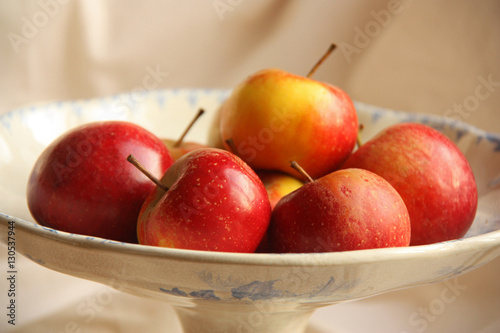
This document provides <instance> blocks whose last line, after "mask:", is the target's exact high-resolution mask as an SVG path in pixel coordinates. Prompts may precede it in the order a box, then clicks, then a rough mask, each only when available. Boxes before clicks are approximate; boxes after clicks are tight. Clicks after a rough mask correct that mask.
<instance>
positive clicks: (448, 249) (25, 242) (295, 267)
mask: <svg viewBox="0 0 500 333" xmlns="http://www.w3.org/2000/svg"><path fill="white" fill-rule="evenodd" d="M227 95H228V91H226V90H188V89H180V90H162V91H150V92H143V93H131V94H124V95H116V96H110V97H106V98H99V99H91V100H78V101H69V102H56V103H49V104H43V105H38V106H32V107H27V108H22V109H19V110H15V111H12V112H10V113H7V114H5V115H2V116H1V117H0V196H1V198H2V200H1V206H0V211H2V212H4V213H0V234H1V240H2V242H4V243H7V242H8V232H9V230H11V231H12V230H14V232H15V235H13V237H14V238H15V245H16V252H17V253H20V254H22V255H24V256H26V257H27V258H29V259H31V260H33V261H35V262H37V263H39V264H40V265H43V266H45V267H48V268H50V269H53V270H56V271H59V272H62V273H66V274H70V275H73V276H76V277H80V278H84V279H89V280H93V281H97V282H100V283H103V284H107V285H110V286H112V287H114V288H116V289H118V290H122V291H125V292H129V293H133V294H137V295H142V296H147V297H154V298H157V299H161V300H164V301H166V302H169V303H170V304H171V305H173V306H174V308H175V309H176V311H177V313H178V315H179V318H180V320H181V323H182V325H183V327H184V331H185V332H186V333H187V332H196V333H200V332H210V333H215V332H274V333H279V332H287V333H292V332H302V331H303V330H304V328H305V326H306V322H307V319H308V317H309V316H310V315H311V313H312V312H313V311H314V309H316V308H317V307H320V306H324V305H328V304H332V303H337V302H342V301H346V300H352V299H357V298H363V297H368V296H371V295H376V294H379V293H383V292H387V291H391V290H394V289H399V288H405V287H411V286H416V285H420V284H425V283H432V282H435V281H439V280H443V279H448V278H451V277H454V276H457V275H459V274H463V273H466V272H468V271H471V270H473V269H475V268H477V267H479V266H481V265H483V264H485V263H487V262H488V261H490V260H492V259H493V258H495V257H497V256H498V255H500V205H499V204H498V203H499V199H500V187H499V186H492V185H491V182H492V180H493V179H496V178H497V177H498V176H499V172H500V170H499V169H498V166H499V165H500V137H498V136H495V135H492V134H488V133H486V132H484V131H481V130H478V129H475V128H473V127H471V126H468V125H465V124H463V123H459V122H453V121H449V120H445V119H442V118H439V117H434V116H427V115H417V114H409V113H403V112H396V111H390V110H385V109H381V108H377V107H373V106H369V105H366V104H363V103H356V108H357V111H358V114H359V119H360V123H363V124H364V125H365V130H364V131H363V133H362V140H368V139H369V138H370V137H372V136H373V135H374V134H375V133H377V132H378V131H380V130H381V129H383V128H385V127H387V126H389V125H391V124H394V123H398V122H402V121H415V122H421V123H425V124H428V125H430V126H432V127H435V128H437V129H439V130H441V131H442V132H443V133H445V134H446V135H447V136H448V137H450V138H451V139H452V140H453V141H454V142H456V143H457V145H458V146H459V147H460V149H461V150H462V151H463V152H464V153H465V155H466V157H467V158H468V160H469V162H470V164H471V166H472V169H473V170H474V173H475V176H476V180H477V183H478V190H479V195H480V198H479V208H478V212H477V216H476V219H475V221H474V224H473V226H472V228H471V229H470V231H469V233H468V234H467V235H466V237H464V238H463V239H460V240H454V241H448V242H443V243H438V244H432V245H425V246H415V247H407V248H386V249H375V250H362V251H349V252H340V253H320V254H238V253H216V252H203V251H190V250H178V249H167V248H158V247H150V246H142V245H135V244H125V243H118V242H114V241H110V240H105V239H100V238H94V237H88V236H85V235H77V234H70V233H66V232H60V231H56V230H53V229H50V228H46V227H43V226H40V225H37V224H35V223H33V222H30V221H32V220H33V219H32V218H31V216H30V214H29V211H28V209H27V206H26V199H25V188H26V182H27V178H28V175H29V172H30V170H31V167H32V166H33V164H34V162H35V159H36V158H37V157H38V155H39V154H40V152H41V151H42V149H43V148H44V147H45V146H46V145H48V144H49V143H50V142H51V141H52V140H53V139H54V138H56V137H57V136H58V135H59V134H61V133H63V132H64V131H66V130H68V129H70V128H72V127H75V126H77V125H80V124H82V123H85V122H90V121H95V120H102V119H121V120H128V121H132V122H135V123H138V124H140V125H142V126H144V127H145V128H147V129H149V130H151V131H152V132H154V133H156V134H157V135H158V136H160V137H165V138H167V137H168V138H176V137H178V136H179V135H180V134H181V131H182V129H183V127H184V125H185V124H187V122H188V121H189V119H190V118H191V116H192V115H194V114H195V113H196V111H197V109H198V108H200V107H203V108H205V110H207V114H206V116H203V117H202V118H201V119H200V121H199V123H197V124H196V125H195V129H194V130H193V132H192V133H190V135H189V138H188V140H193V141H200V142H203V141H205V140H206V138H207V135H208V131H209V126H210V124H211V122H212V118H213V117H214V114H215V111H216V109H217V108H218V106H219V105H220V103H221V102H222V101H223V100H224V99H225V98H226V97H227ZM423 195H425V194H423ZM9 227H10V229H9Z"/></svg>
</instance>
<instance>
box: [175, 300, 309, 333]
mask: <svg viewBox="0 0 500 333" xmlns="http://www.w3.org/2000/svg"><path fill="white" fill-rule="evenodd" d="M174 309H175V311H176V313H177V315H178V317H179V320H180V322H181V325H182V327H183V330H184V333H271V332H272V333H303V332H304V331H305V328H306V326H307V322H308V320H309V317H310V316H311V315H312V313H313V311H314V309H312V308H308V309H299V308H297V306H293V307H292V306H287V305H283V306H278V305H276V304H275V303H274V302H273V301H256V302H255V303H254V304H253V305H245V306H242V305H230V304H225V305H224V306H214V305H213V304H212V305H211V306H210V305H207V306H194V307H179V306H178V307H174Z"/></svg>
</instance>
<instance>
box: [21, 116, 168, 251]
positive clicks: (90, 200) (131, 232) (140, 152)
mask: <svg viewBox="0 0 500 333" xmlns="http://www.w3.org/2000/svg"><path fill="white" fill-rule="evenodd" d="M130 153H133V154H134V155H136V156H137V157H138V158H140V159H141V160H142V161H143V163H144V165H145V166H146V167H147V168H148V169H149V170H151V172H152V173H153V174H154V175H158V176H160V175H162V174H163V173H165V171H166V170H167V168H168V167H170V165H171V164H172V158H171V157H170V154H169V152H168V149H167V148H166V147H165V145H164V144H163V142H162V141H161V140H160V139H159V138H157V137H156V136H155V135H154V134H152V133H151V132H149V131H147V130H146V129H144V128H142V127H140V126H138V125H135V124H132V123H129V122H121V121H103V122H95V123H90V124H86V125H82V126H80V127H77V128H75V129H72V130H70V131H68V132H66V133H64V134H63V135H61V136H60V137H59V138H57V139H56V140H55V141H54V142H52V143H51V144H50V145H49V146H48V147H47V148H46V149H45V150H44V151H43V152H42V154H41V155H40V156H39V158H38V160H37V161H36V163H35V165H34V167H33V170H32V172H31V175H30V177H29V181H28V185H27V200H28V207H29V209H30V212H31V214H32V215H33V217H34V219H35V220H36V221H37V222H38V223H40V224H42V225H45V226H48V227H52V228H55V229H58V230H63V231H67V232H72V233H78V234H85V235H90V236H97V237H103V238H108V239H112V240H117V241H123V242H137V236H136V226H137V217H138V215H139V211H140V209H141V206H142V204H143V202H144V200H145V199H146V197H147V195H148V194H149V193H150V192H151V191H152V190H153V189H154V187H155V186H154V184H152V183H151V181H149V180H148V179H147V178H146V177H145V176H144V175H143V174H141V172H140V171H138V170H136V169H135V168H134V167H133V166H132V165H130V164H129V163H127V161H126V157H127V155H128V154H130Z"/></svg>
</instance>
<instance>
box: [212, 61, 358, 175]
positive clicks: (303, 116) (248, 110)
mask: <svg viewBox="0 0 500 333" xmlns="http://www.w3.org/2000/svg"><path fill="white" fill-rule="evenodd" d="M220 112H221V114H220V117H221V118H220V133H221V138H222V140H223V141H225V140H227V139H230V138H231V139H233V142H234V144H235V146H236V148H237V150H238V155H239V156H240V157H241V158H242V159H243V160H244V161H245V162H246V163H248V164H249V165H250V166H251V167H252V168H254V169H256V170H257V169H264V170H278V171H282V172H285V173H289V174H291V175H293V176H296V177H301V178H302V176H301V175H300V174H299V173H298V172H296V171H295V170H294V169H292V168H291V167H290V161H292V160H294V161H297V162H298V163H299V164H300V165H301V166H302V167H303V168H304V169H305V170H307V172H308V173H309V174H310V175H311V177H313V178H319V177H321V176H323V175H325V174H327V173H330V172H332V171H334V170H335V169H337V168H338V167H339V166H340V164H341V163H342V162H344V161H345V160H346V159H347V157H348V156H349V154H350V153H351V152H352V150H353V148H354V145H355V143H356V136H357V132H358V119H357V114H356V111H355V108H354V105H353V103H352V100H351V99H350V98H349V96H348V95H347V94H346V93H345V92H344V91H343V90H341V89H339V88H337V87H335V86H333V85H331V84H328V83H322V82H319V81H316V80H312V79H309V78H305V77H301V76H298V75H294V74H290V73H287V72H285V71H282V70H279V69H267V70H263V71H259V72H257V73H255V74H254V75H252V76H250V77H249V78H247V79H246V80H245V81H243V82H242V83H240V84H239V85H238V86H237V87H235V89H234V90H233V91H232V93H231V95H230V96H229V98H228V99H227V100H226V101H225V102H224V104H223V105H222V107H221V111H220Z"/></svg>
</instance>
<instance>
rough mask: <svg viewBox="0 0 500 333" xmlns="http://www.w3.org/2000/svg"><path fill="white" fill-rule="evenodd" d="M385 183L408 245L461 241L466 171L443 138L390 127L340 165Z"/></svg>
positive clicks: (470, 205) (470, 181) (411, 127)
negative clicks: (402, 214) (405, 215)
mask: <svg viewBox="0 0 500 333" xmlns="http://www.w3.org/2000/svg"><path fill="white" fill-rule="evenodd" d="M343 167H344V168H353V167H354V168H363V169H366V170H370V171H372V172H375V173H376V174H378V175H380V176H382V177H383V178H384V179H386V180H387V181H388V182H389V183H391V185H392V186H394V188H395V189H396V190H397V191H398V192H399V194H400V195H401V197H402V198H403V200H404V201H405V204H406V206H407V208H408V212H409V213H410V218H411V223H412V236H411V237H412V239H411V244H412V245H422V244H431V243H437V242H442V241H446V240H452V239H458V238H461V237H463V236H464V235H465V234H466V232H467V230H468V229H469V228H470V226H471V224H472V222H473V220H474V216H475V215H476V209H477V203H478V192H477V186H476V181H475V179H474V174H473V172H472V169H471V167H470V165H469V163H468V161H467V160H466V158H465V156H464V155H463V154H462V152H461V151H460V150H459V148H458V147H457V146H456V145H455V144H454V143H453V142H452V141H451V140H449V139H448V138H447V137H446V136H445V135H443V134H442V133H440V132H438V131H437V130H435V129H433V128H431V127H429V126H427V125H423V124H417V123H402V124H397V125H393V126H391V127H389V128H387V129H385V130H384V131H382V132H381V133H379V134H378V135H377V136H376V137H375V138H373V139H372V140H370V141H368V142H366V143H365V144H363V145H362V147H361V148H360V149H358V150H357V151H356V152H355V153H354V154H353V155H352V156H351V157H350V158H349V159H348V160H347V161H346V163H345V164H344V166H343Z"/></svg>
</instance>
